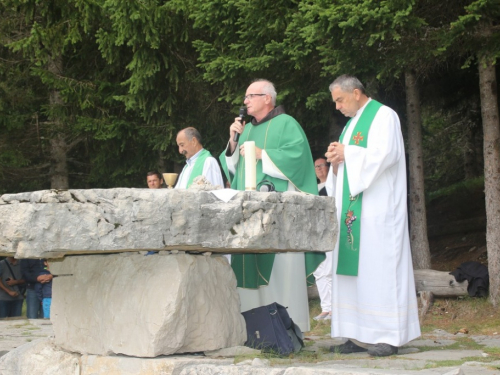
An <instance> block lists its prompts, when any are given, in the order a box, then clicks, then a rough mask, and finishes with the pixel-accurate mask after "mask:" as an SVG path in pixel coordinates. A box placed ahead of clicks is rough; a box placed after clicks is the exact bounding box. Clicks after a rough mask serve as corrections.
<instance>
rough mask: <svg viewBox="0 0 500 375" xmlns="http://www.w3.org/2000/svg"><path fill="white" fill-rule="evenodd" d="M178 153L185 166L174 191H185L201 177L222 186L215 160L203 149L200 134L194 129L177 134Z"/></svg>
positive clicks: (183, 130)
mask: <svg viewBox="0 0 500 375" xmlns="http://www.w3.org/2000/svg"><path fill="white" fill-rule="evenodd" d="M176 141H177V146H178V147H179V153H180V154H182V155H184V156H185V157H186V165H185V166H184V169H183V170H182V172H181V174H180V176H179V179H178V180H177V184H176V185H175V188H176V189H187V188H188V187H189V186H191V184H192V183H193V180H194V179H195V178H196V177H198V176H200V175H203V176H205V178H206V179H207V180H208V181H209V182H210V183H211V184H212V185H214V186H217V185H219V186H222V187H223V186H224V181H222V174H221V171H220V167H219V164H218V163H217V160H216V159H215V158H214V157H213V156H212V154H210V152H209V151H208V150H205V149H204V148H203V145H202V143H201V134H200V133H199V132H198V130H196V129H195V128H191V127H189V128H185V129H182V130H181V131H180V132H179V133H177V139H176Z"/></svg>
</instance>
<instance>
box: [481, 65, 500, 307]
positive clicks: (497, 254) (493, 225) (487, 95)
mask: <svg viewBox="0 0 500 375" xmlns="http://www.w3.org/2000/svg"><path fill="white" fill-rule="evenodd" d="M478 70H479V92H480V98H481V117H482V120H483V150H484V192H485V201H486V247H487V250H488V271H489V274H490V300H491V303H492V304H493V306H497V305H498V302H499V298H500V277H499V276H498V275H500V123H499V119H498V93H497V79H496V72H495V65H494V63H493V61H492V60H491V59H489V58H488V57H487V56H479V67H478Z"/></svg>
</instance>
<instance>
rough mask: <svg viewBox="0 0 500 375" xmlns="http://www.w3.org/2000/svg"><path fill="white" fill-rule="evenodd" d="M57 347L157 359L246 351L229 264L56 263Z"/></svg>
mask: <svg viewBox="0 0 500 375" xmlns="http://www.w3.org/2000/svg"><path fill="white" fill-rule="evenodd" d="M51 271H52V273H53V274H55V275H62V274H70V275H73V276H61V277H56V278H54V281H53V298H52V301H53V302H52V310H51V321H52V323H53V327H54V333H55V343H56V344H57V345H59V346H60V347H61V348H63V349H65V350H68V351H72V352H78V353H84V354H97V355H110V354H125V355H129V356H135V357H156V356H159V355H168V354H174V353H189V352H201V351H206V350H215V349H220V348H227V347H232V346H238V345H242V344H243V343H244V342H245V341H246V328H245V321H244V319H243V316H242V315H241V314H240V305H239V297H238V293H237V290H236V279H235V276H234V273H233V272H232V270H231V267H230V265H229V263H228V262H227V260H226V258H225V257H223V256H220V255H215V256H204V255H190V254H184V253H178V254H170V253H169V252H167V251H163V252H160V253H158V254H154V255H149V256H144V255H143V254H140V253H137V252H136V253H122V254H110V255H85V256H69V257H66V258H65V259H64V260H63V261H61V262H53V263H52V266H51Z"/></svg>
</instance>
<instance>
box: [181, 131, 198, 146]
mask: <svg viewBox="0 0 500 375" xmlns="http://www.w3.org/2000/svg"><path fill="white" fill-rule="evenodd" d="M180 132H184V135H185V136H186V138H187V139H188V141H190V140H191V139H193V138H196V139H197V140H198V143H199V144H200V145H201V144H202V143H201V134H200V132H199V131H198V130H196V129H195V128H193V127H189V128H185V129H182V130H181V131H180ZM180 132H179V133H180Z"/></svg>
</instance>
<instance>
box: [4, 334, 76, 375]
mask: <svg viewBox="0 0 500 375" xmlns="http://www.w3.org/2000/svg"><path fill="white" fill-rule="evenodd" d="M79 358H80V356H79V355H78V354H73V353H67V352H65V351H62V350H61V349H60V348H58V347H57V346H56V345H54V342H53V341H52V340H51V339H39V340H36V341H32V342H30V343H28V344H25V345H22V346H20V347H19V348H17V349H16V350H12V351H10V352H9V353H7V354H6V355H4V356H3V357H2V358H1V359H0V374H2V375H33V374H37V375H63V374H64V375H66V374H67V375H70V374H71V375H73V374H80V369H79V367H80V364H79Z"/></svg>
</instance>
